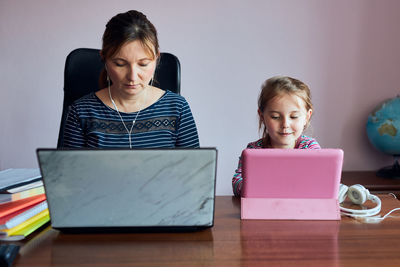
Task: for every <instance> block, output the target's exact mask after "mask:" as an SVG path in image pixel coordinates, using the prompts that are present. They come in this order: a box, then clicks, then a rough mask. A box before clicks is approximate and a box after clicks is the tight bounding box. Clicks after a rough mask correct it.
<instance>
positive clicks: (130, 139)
mask: <svg viewBox="0 0 400 267" xmlns="http://www.w3.org/2000/svg"><path fill="white" fill-rule="evenodd" d="M108 95H109V96H110V100H111V103H112V104H113V106H114V108H115V110H116V111H117V113H118V116H119V118H120V119H121V121H122V125H124V127H125V130H126V131H127V132H128V139H129V148H131V149H132V130H133V126H134V125H135V122H136V119H137V117H138V116H139V113H140V111H141V109H139V111H138V112H137V113H136V116H135V119H134V120H133V121H132V126H131V129H130V130H128V127H126V124H125V122H124V120H123V119H122V116H121V114H120V113H119V110H118V108H117V105H116V104H115V102H114V99H113V98H112V97H111V90H110V84H109V85H108Z"/></svg>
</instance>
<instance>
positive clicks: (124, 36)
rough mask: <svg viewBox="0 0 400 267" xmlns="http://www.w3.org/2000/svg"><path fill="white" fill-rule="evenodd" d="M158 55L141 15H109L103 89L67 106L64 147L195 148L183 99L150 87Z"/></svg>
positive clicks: (192, 126) (152, 29)
mask: <svg viewBox="0 0 400 267" xmlns="http://www.w3.org/2000/svg"><path fill="white" fill-rule="evenodd" d="M159 56H160V52H159V45H158V39H157V31H156V29H155V27H154V26H153V24H152V23H151V22H150V21H149V20H148V19H147V18H146V16H145V15H144V14H142V13H140V12H138V11H135V10H131V11H128V12H126V13H121V14H118V15H116V16H115V17H113V18H112V19H111V20H110V21H109V22H108V23H107V25H106V30H105V32H104V35H103V47H102V50H101V57H102V59H103V61H104V70H103V72H102V74H101V77H100V85H101V87H102V88H103V89H101V90H99V91H98V92H96V93H91V94H89V95H87V96H84V97H83V98H81V99H79V100H77V101H76V102H75V103H74V104H73V105H71V107H70V109H69V112H68V115H67V119H66V126H65V131H64V147H71V148H74V147H98V148H106V147H129V148H152V147H169V148H173V147H199V139H198V134H197V129H196V125H195V122H194V120H193V116H192V113H191V110H190V107H189V105H188V103H187V102H186V100H185V99H184V98H183V97H182V96H179V95H177V94H175V93H172V92H171V91H164V90H161V89H160V88H157V87H154V86H152V79H153V77H154V72H155V70H156V65H157V60H158V58H159Z"/></svg>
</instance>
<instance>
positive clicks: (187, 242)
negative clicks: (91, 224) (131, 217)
mask: <svg viewBox="0 0 400 267" xmlns="http://www.w3.org/2000/svg"><path fill="white" fill-rule="evenodd" d="M381 199H382V201H383V210H382V213H386V212H387V211H389V210H390V209H392V208H395V207H400V201H398V200H397V199H394V198H392V197H390V196H388V195H383V196H381ZM133 264H134V265H135V266H159V265H161V264H163V265H167V266H209V265H212V266H221V265H222V266H228V265H229V266H238V265H245V266H246V265H249V266H252V265H254V264H256V265H259V264H268V265H280V266H282V265H286V266H287V265H294V264H296V266H310V265H311V266H342V265H346V266H350V265H351V266H374V265H377V266H396V265H397V266H399V265H400V218H388V219H386V220H385V221H383V222H381V223H378V224H363V223H360V222H358V221H356V220H354V219H351V218H347V217H343V218H342V220H341V221H250V220H246V221H241V220H240V201H239V199H237V198H234V197H230V196H229V197H228V196H223V197H217V199H216V213H215V222H214V227H213V228H211V229H208V230H205V231H200V232H195V233H174V234H173V233H161V234H81V235H67V234H62V233H60V232H58V231H56V230H54V229H51V228H50V227H47V228H46V229H44V230H43V231H41V232H39V233H37V234H35V235H34V236H32V237H31V238H30V239H29V240H26V241H24V243H23V246H22V247H21V250H20V256H19V257H18V258H17V259H16V261H15V265H13V266H29V267H34V266H92V265H96V266H132V265H133Z"/></svg>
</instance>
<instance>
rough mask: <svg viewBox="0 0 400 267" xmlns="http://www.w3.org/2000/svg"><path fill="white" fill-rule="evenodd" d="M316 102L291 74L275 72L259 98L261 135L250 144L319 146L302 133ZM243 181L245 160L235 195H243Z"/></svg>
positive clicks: (235, 177) (235, 179)
mask: <svg viewBox="0 0 400 267" xmlns="http://www.w3.org/2000/svg"><path fill="white" fill-rule="evenodd" d="M312 113H313V106H312V103H311V93H310V89H309V88H308V86H307V85H306V84H304V83H303V82H301V81H299V80H297V79H293V78H290V77H284V76H276V77H272V78H270V79H268V80H266V81H265V82H264V84H263V85H262V87H261V93H260V96H259V98H258V115H259V129H261V128H262V132H263V135H262V138H261V139H259V140H257V141H255V142H251V143H249V144H248V145H247V148H254V149H259V148H289V149H290V148H294V149H320V148H321V147H320V146H319V144H318V143H317V141H316V140H315V139H313V138H310V137H308V136H305V135H303V134H302V133H303V131H304V130H305V129H306V128H307V127H308V125H309V122H310V119H311V115H312ZM242 184H243V177H242V161H241V159H240V158H239V164H238V168H237V169H236V171H235V174H234V175H233V179H232V188H233V193H234V194H235V196H240V194H241V189H242Z"/></svg>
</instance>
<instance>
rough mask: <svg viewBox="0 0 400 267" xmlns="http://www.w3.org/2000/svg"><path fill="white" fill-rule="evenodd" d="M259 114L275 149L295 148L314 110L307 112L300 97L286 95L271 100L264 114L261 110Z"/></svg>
mask: <svg viewBox="0 0 400 267" xmlns="http://www.w3.org/2000/svg"><path fill="white" fill-rule="evenodd" d="M258 114H259V116H260V118H261V120H262V121H263V122H264V124H265V127H266V128H267V132H268V135H269V137H270V141H271V146H272V147H273V148H294V147H295V144H296V141H297V139H298V138H299V137H300V136H301V134H302V133H303V130H304V128H305V126H306V124H307V122H308V121H309V120H310V117H311V114H312V110H311V109H310V110H306V107H305V103H304V101H303V100H302V99H301V98H300V97H299V96H297V95H295V94H286V93H285V94H282V95H279V96H276V97H274V98H273V99H271V100H270V101H269V102H268V103H267V105H266V108H265V109H264V112H261V111H260V110H259V111H258Z"/></svg>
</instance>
